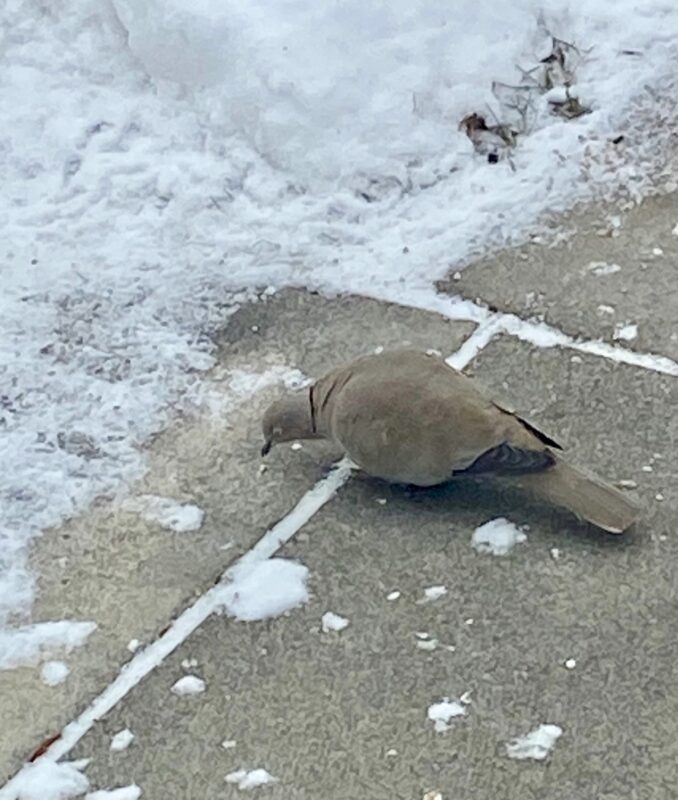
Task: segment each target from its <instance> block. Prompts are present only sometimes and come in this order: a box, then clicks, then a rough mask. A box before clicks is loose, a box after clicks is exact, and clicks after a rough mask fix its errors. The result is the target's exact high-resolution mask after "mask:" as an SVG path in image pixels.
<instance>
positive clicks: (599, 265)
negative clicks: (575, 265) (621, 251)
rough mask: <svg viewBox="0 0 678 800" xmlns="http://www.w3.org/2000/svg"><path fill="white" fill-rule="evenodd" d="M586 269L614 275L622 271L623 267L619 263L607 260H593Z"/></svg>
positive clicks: (599, 273)
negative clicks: (611, 262)
mask: <svg viewBox="0 0 678 800" xmlns="http://www.w3.org/2000/svg"><path fill="white" fill-rule="evenodd" d="M586 271H587V272H590V273H591V274H592V275H598V276H602V275H614V273H615V272H620V271H621V267H620V266H619V264H608V263H607V261H591V263H590V264H589V265H588V266H587V267H586Z"/></svg>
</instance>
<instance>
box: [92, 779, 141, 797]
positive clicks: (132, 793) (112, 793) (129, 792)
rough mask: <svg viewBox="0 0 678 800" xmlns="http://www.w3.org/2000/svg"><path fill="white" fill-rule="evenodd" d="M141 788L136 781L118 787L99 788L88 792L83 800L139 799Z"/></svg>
mask: <svg viewBox="0 0 678 800" xmlns="http://www.w3.org/2000/svg"><path fill="white" fill-rule="evenodd" d="M140 797H141V789H140V788H139V787H138V786H137V785H136V783H131V784H130V785H129V786H121V787H120V788H119V789H100V790H99V791H98V792H89V793H88V794H86V795H85V800H139V798H140Z"/></svg>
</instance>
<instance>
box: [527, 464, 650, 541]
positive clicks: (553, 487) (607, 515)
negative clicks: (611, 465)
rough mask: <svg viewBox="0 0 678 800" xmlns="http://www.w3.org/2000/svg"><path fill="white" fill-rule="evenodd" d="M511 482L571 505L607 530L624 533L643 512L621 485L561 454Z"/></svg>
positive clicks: (535, 493) (580, 513) (568, 505)
mask: <svg viewBox="0 0 678 800" xmlns="http://www.w3.org/2000/svg"><path fill="white" fill-rule="evenodd" d="M511 483H512V484H514V485H519V486H520V487H521V488H524V489H526V490H527V491H529V492H531V493H532V494H534V495H536V496H537V497H538V498H539V499H542V500H546V501H547V502H549V503H552V504H553V505H557V506H560V507H562V508H566V509H568V510H569V511H571V512H572V513H573V514H575V515H576V516H577V517H580V518H581V519H584V520H586V521H587V522H591V523H592V524H593V525H596V526H597V527H599V528H602V529H603V530H604V531H607V532H608V533H623V532H624V531H625V530H626V529H627V528H629V527H630V526H631V525H633V523H634V522H635V521H636V520H637V519H638V516H639V513H640V510H639V509H638V507H637V506H636V505H635V504H634V503H632V502H631V501H630V500H629V498H628V497H627V496H626V495H625V494H624V493H622V492H620V491H619V489H615V488H614V486H610V484H608V483H605V481H602V480H601V479H600V478H597V477H595V476H593V475H587V474H585V473H584V472H582V471H580V470H579V469H577V468H576V467H573V466H572V465H571V464H567V463H566V462H565V461H563V460H561V459H560V458H558V459H557V461H556V464H555V466H553V467H552V468H551V469H547V470H544V471H543V472H535V473H529V474H525V475H520V476H519V477H516V478H511Z"/></svg>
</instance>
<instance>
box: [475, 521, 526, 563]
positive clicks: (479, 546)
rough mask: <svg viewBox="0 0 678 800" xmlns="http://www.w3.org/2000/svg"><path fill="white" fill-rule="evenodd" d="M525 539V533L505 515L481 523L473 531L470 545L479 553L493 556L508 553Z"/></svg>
mask: <svg viewBox="0 0 678 800" xmlns="http://www.w3.org/2000/svg"><path fill="white" fill-rule="evenodd" d="M526 541H527V535H526V534H525V533H523V531H521V530H520V528H518V526H517V525H514V524H513V523H512V522H509V520H507V519H506V518H505V517H497V518H496V519H491V520H489V521H488V522H485V523H483V524H482V525H480V526H479V527H478V528H476V529H475V530H474V531H473V535H472V536H471V545H472V546H473V549H474V550H477V551H478V552H479V553H491V554H492V555H494V556H505V555H508V554H509V553H510V552H511V550H513V548H514V547H515V545H517V544H521V543H522V542H526Z"/></svg>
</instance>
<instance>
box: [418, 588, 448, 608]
mask: <svg viewBox="0 0 678 800" xmlns="http://www.w3.org/2000/svg"><path fill="white" fill-rule="evenodd" d="M446 594H447V588H446V587H445V586H429V587H428V588H427V589H424V596H423V597H422V598H421V600H417V603H419V604H421V603H432V602H433V601H434V600H438V599H439V598H440V597H443V596H444V595H446Z"/></svg>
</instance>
